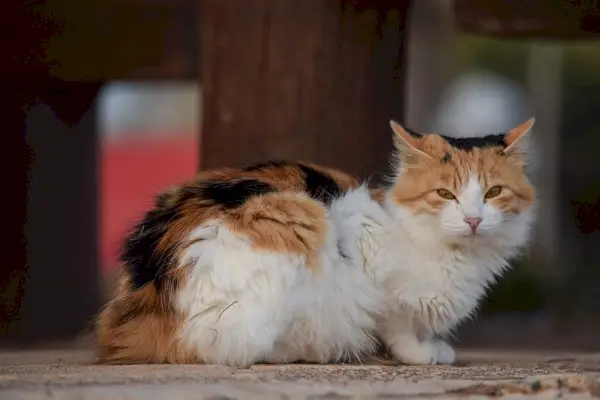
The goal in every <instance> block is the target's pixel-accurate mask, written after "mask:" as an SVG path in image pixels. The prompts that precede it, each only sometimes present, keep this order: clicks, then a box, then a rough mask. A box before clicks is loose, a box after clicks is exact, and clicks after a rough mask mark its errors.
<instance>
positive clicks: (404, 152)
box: [390, 120, 431, 164]
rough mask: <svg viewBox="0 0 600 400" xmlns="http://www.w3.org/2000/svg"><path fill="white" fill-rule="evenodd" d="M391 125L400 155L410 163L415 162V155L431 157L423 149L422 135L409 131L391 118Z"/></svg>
mask: <svg viewBox="0 0 600 400" xmlns="http://www.w3.org/2000/svg"><path fill="white" fill-rule="evenodd" d="M390 127H391V128H392V131H394V145H395V146H396V149H397V150H398V152H399V153H400V156H401V157H402V158H403V159H404V160H405V161H407V162H408V163H409V164H411V163H412V162H414V156H419V155H420V156H424V157H427V158H431V156H430V155H429V154H427V153H425V152H424V151H423V150H422V149H421V144H422V137H421V138H419V137H415V136H413V135H411V134H410V133H408V132H407V131H406V129H404V128H403V127H402V125H400V124H399V123H397V122H396V121H394V120H390Z"/></svg>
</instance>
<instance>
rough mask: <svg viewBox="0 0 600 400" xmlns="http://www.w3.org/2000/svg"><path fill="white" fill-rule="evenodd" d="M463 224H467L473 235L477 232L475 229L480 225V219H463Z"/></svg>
mask: <svg viewBox="0 0 600 400" xmlns="http://www.w3.org/2000/svg"><path fill="white" fill-rule="evenodd" d="M465 222H466V223H467V225H469V227H470V228H471V231H472V232H473V233H475V231H476V230H477V227H478V226H479V224H480V223H481V218H479V217H465Z"/></svg>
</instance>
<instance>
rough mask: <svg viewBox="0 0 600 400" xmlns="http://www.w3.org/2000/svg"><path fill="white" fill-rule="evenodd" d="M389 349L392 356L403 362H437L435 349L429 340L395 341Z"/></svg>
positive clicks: (415, 363)
mask: <svg viewBox="0 0 600 400" xmlns="http://www.w3.org/2000/svg"><path fill="white" fill-rule="evenodd" d="M390 350H391V352H392V355H393V356H394V358H395V359H396V360H398V361H400V362H401V363H403V364H408V365H432V364H437V362H438V360H437V356H438V354H437V349H436V347H435V346H434V345H433V343H431V342H416V341H414V342H413V341H411V342H406V343H404V342H402V341H397V342H396V343H394V344H393V345H392V346H391V348H390Z"/></svg>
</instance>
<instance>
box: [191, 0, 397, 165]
mask: <svg viewBox="0 0 600 400" xmlns="http://www.w3.org/2000/svg"><path fill="white" fill-rule="evenodd" d="M408 3H409V2H408V1H379V2H375V1H339V0H338V1H322V0H309V1H305V2H296V1H275V2H274V1H266V0H257V1H253V2H248V1H244V0H237V1H235V0H229V1H221V0H204V1H201V2H200V5H201V6H200V18H201V20H200V23H199V25H200V37H201V46H202V50H203V53H202V68H201V81H202V91H203V110H202V114H203V115H202V120H203V128H202V144H201V149H202V155H201V162H202V167H204V168H208V167H216V166H223V165H234V164H235V165H239V164H245V163H250V162H255V161H259V160H265V159H273V158H285V159H305V160H310V161H315V162H320V163H326V164H329V165H332V166H335V167H339V168H343V169H345V170H346V171H348V172H350V173H355V174H359V175H363V176H365V175H368V174H371V173H373V172H375V171H376V170H380V169H382V168H384V167H385V166H386V165H387V160H388V158H387V157H388V152H389V150H390V149H391V133H390V130H389V125H388V120H389V119H390V118H391V117H398V118H399V119H401V116H402V113H403V107H402V106H403V102H402V83H403V76H402V71H401V65H402V63H401V54H402V38H403V34H402V32H403V28H404V23H405V18H406V14H407V9H408Z"/></svg>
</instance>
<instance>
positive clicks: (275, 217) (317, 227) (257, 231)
mask: <svg viewBox="0 0 600 400" xmlns="http://www.w3.org/2000/svg"><path fill="white" fill-rule="evenodd" d="M326 213H327V211H326V209H325V206H324V205H323V204H322V203H320V202H318V201H316V200H313V199H311V198H310V197H309V196H308V195H306V194H304V193H300V192H277V193H270V194H265V195H261V196H256V197H252V198H250V199H249V200H248V201H247V202H246V203H245V204H244V205H243V206H242V207H239V208H238V209H236V210H234V211H233V212H230V213H229V215H228V216H227V217H226V220H225V221H224V222H225V223H226V224H227V225H228V227H229V228H230V230H231V231H232V233H234V234H237V235H240V236H243V237H246V238H248V239H249V240H250V241H251V243H252V245H253V246H254V247H256V248H257V249H260V250H263V251H272V252H284V253H296V254H303V255H305V256H306V258H307V264H308V266H309V267H315V266H316V265H315V262H316V259H317V253H318V251H319V250H320V248H321V247H322V246H323V245H324V243H325V240H326V238H327V234H328V229H329V227H328V223H327V216H326Z"/></svg>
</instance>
